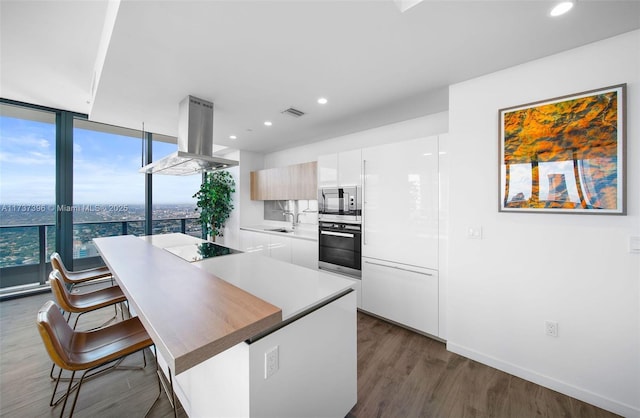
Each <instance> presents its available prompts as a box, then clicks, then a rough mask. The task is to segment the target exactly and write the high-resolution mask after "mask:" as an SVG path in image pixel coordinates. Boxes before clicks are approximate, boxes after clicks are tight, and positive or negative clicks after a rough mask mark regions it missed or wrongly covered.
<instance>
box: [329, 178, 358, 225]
mask: <svg viewBox="0 0 640 418" xmlns="http://www.w3.org/2000/svg"><path fill="white" fill-rule="evenodd" d="M318 220H320V221H338V222H351V223H360V222H361V221H362V189H361V188H360V187H355V186H354V187H326V188H322V189H319V190H318Z"/></svg>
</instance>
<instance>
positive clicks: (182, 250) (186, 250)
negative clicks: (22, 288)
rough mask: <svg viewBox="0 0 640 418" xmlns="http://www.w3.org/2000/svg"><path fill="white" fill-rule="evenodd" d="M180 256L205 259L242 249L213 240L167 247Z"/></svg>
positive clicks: (191, 260) (190, 260) (192, 259)
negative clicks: (225, 245) (235, 248)
mask: <svg viewBox="0 0 640 418" xmlns="http://www.w3.org/2000/svg"><path fill="white" fill-rule="evenodd" d="M165 250H167V251H169V252H170V253H173V254H175V255H177V256H178V257H180V258H182V259H184V260H187V261H189V262H193V261H200V260H204V259H205V258H211V257H219V256H222V255H229V254H239V253H241V252H242V251H238V250H234V249H232V248H228V247H223V246H222V245H218V244H215V243H213V242H203V243H201V244H189V245H180V246H178V247H169V248H165Z"/></svg>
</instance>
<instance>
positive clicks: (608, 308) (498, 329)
mask: <svg viewBox="0 0 640 418" xmlns="http://www.w3.org/2000/svg"><path fill="white" fill-rule="evenodd" d="M620 83H628V84H627V106H628V107H627V153H628V154H627V164H628V167H627V198H628V200H627V210H628V214H627V216H611V215H571V214H538V213H536V214H523V213H499V212H498V160H499V158H498V109H501V108H505V107H510V106H515V105H519V104H524V103H530V102H534V101H537V100H544V99H548V98H554V97H558V96H562V95H567V94H571V93H576V92H581V91H585V90H591V89H596V88H599V87H606V86H610V85H614V84H620ZM639 95H640V31H634V32H630V33H627V34H624V35H621V36H618V37H615V38H611V39H608V40H604V41H601V42H598V43H594V44H590V45H586V46H584V47H581V48H577V49H573V50H570V51H568V52H564V53H561V54H557V55H553V56H550V57H547V58H544V59H540V60H537V61H533V62H530V63H527V64H523V65H520V66H517V67H513V68H509V69H506V70H504V71H500V72H497V73H493V74H490V75H487V76H483V77H480V78H476V79H473V80H469V81H466V82H463V83H459V84H456V85H453V86H451V87H450V96H449V106H450V107H449V133H450V136H449V143H448V145H449V153H450V154H449V161H450V181H451V183H450V190H449V191H450V202H449V203H450V216H451V217H450V222H449V228H450V236H449V247H448V254H449V263H448V265H449V272H448V273H449V280H448V286H449V290H448V301H447V303H448V312H447V315H448V330H447V332H448V345H447V347H448V348H449V349H450V350H451V351H454V352H458V353H460V354H463V355H465V356H468V357H471V358H474V359H476V360H479V361H481V362H483V363H487V364H490V365H493V366H495V367H497V368H499V369H502V370H505V371H507V372H510V373H512V374H515V375H518V376H521V377H524V378H525V379H528V380H532V381H535V382H538V383H541V384H542V385H545V386H548V387H550V388H552V389H555V390H558V391H560V392H563V393H566V394H569V395H571V396H575V397H577V398H579V399H582V400H585V401H587V402H589V403H592V404H595V405H598V406H601V407H603V408H605V409H609V410H611V411H614V412H617V413H620V414H622V415H626V416H640V310H639V300H640V286H639V282H640V255H639V254H631V253H630V252H629V239H630V237H631V236H632V235H635V236H640V216H639V212H640V165H639V164H638V162H640V123H639V120H638V115H639V114H640V106H639V104H640V102H639V100H638V97H639ZM471 226H481V227H482V229H483V239H481V240H472V239H468V238H467V229H468V228H469V227H471ZM545 320H554V321H558V323H559V336H558V337H557V338H553V337H548V336H546V335H545V333H544V321H545Z"/></svg>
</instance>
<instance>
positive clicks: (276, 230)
mask: <svg viewBox="0 0 640 418" xmlns="http://www.w3.org/2000/svg"><path fill="white" fill-rule="evenodd" d="M265 231H270V232H284V233H287V234H289V233H291V232H293V230H291V229H286V228H273V229H265Z"/></svg>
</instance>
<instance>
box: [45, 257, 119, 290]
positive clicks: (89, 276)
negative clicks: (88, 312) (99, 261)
mask: <svg viewBox="0 0 640 418" xmlns="http://www.w3.org/2000/svg"><path fill="white" fill-rule="evenodd" d="M51 267H52V268H53V269H54V270H58V271H59V272H60V274H61V275H62V278H63V280H64V281H65V282H66V283H69V284H70V285H71V286H72V287H73V286H75V285H76V284H78V283H84V282H88V281H90V280H95V279H102V278H104V277H112V275H111V271H109V268H108V267H106V266H103V267H96V268H92V269H87V270H78V271H69V270H67V268H66V267H65V265H64V263H63V262H62V258H61V257H60V254H58V253H57V252H54V253H53V254H51Z"/></svg>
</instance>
